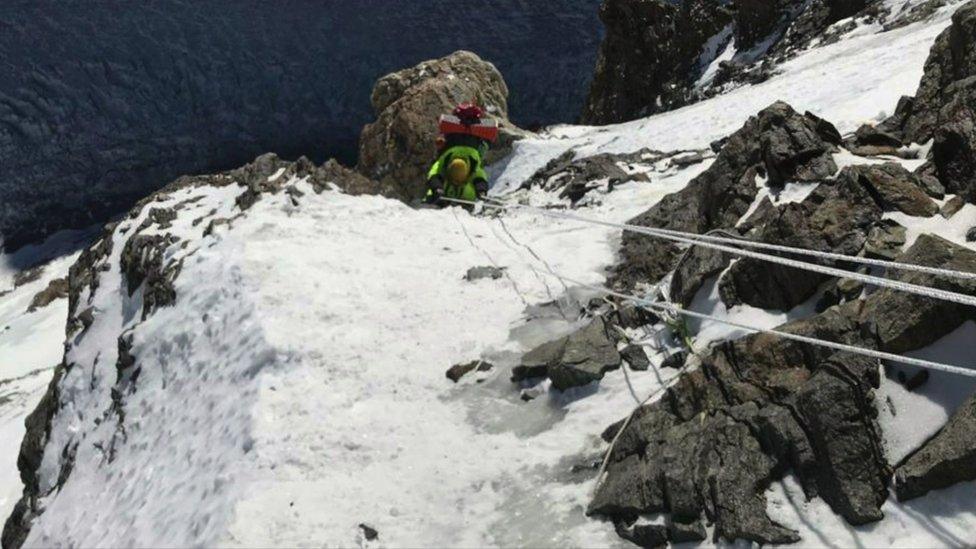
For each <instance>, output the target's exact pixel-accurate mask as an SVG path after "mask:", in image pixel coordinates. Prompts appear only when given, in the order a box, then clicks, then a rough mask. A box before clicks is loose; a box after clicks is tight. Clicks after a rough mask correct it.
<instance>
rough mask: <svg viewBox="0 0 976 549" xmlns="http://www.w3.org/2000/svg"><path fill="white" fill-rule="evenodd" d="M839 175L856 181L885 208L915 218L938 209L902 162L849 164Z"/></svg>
mask: <svg viewBox="0 0 976 549" xmlns="http://www.w3.org/2000/svg"><path fill="white" fill-rule="evenodd" d="M841 176H842V177H848V178H851V179H856V180H858V181H859V182H860V183H861V184H862V185H864V187H865V188H866V189H867V190H868V192H870V193H871V195H872V196H873V197H874V199H875V200H876V201H877V202H878V205H879V206H881V208H883V209H884V210H885V211H893V210H898V211H900V212H902V213H905V214H908V215H911V216H915V217H931V216H933V215H935V214H936V213H938V212H939V205H938V204H936V203H935V202H934V201H933V200H932V199H931V198H929V196H928V194H926V192H925V186H924V185H923V183H922V181H921V179H920V178H919V177H918V176H917V175H915V174H914V173H912V172H910V171H908V170H906V169H905V168H904V167H903V166H902V165H901V164H897V163H895V162H888V163H885V164H874V165H862V166H852V167H850V168H846V169H845V171H844V173H842V174H841Z"/></svg>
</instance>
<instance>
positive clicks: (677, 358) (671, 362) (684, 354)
mask: <svg viewBox="0 0 976 549" xmlns="http://www.w3.org/2000/svg"><path fill="white" fill-rule="evenodd" d="M687 360H688V351H686V350H683V349H682V350H680V351H677V352H675V353H672V354H670V355H668V356H667V358H665V359H664V362H662V363H661V367H662V368H673V369H675V370H677V369H679V368H681V367H682V366H684V365H685V361H687Z"/></svg>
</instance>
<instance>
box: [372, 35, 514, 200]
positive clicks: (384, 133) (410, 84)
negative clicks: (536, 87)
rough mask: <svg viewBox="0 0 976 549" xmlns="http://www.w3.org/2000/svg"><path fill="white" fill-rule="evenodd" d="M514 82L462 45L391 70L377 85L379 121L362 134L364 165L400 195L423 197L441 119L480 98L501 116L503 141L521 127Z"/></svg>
mask: <svg viewBox="0 0 976 549" xmlns="http://www.w3.org/2000/svg"><path fill="white" fill-rule="evenodd" d="M507 100H508V87H507V86H506V85H505V80H504V79H503V78H502V75H501V73H500V72H498V69H496V68H495V66H494V65H492V64H491V63H488V62H487V61H484V60H482V59H481V58H480V57H478V56H477V55H475V54H474V53H471V52H469V51H457V52H454V53H452V54H451V55H448V56H447V57H442V58H440V59H435V60H432V61H424V62H423V63H420V64H418V65H416V66H414V67H411V68H408V69H404V70H401V71H397V72H394V73H392V74H388V75H386V76H384V77H382V78H380V79H379V80H378V81H377V82H376V85H375V86H374V87H373V93H372V96H371V97H370V101H371V102H372V105H373V110H374V111H375V112H376V121H375V122H373V123H371V124H367V125H366V127H364V128H363V131H362V134H361V135H360V138H359V165H358V169H359V171H360V172H361V173H363V174H364V175H366V176H367V177H369V178H371V179H374V180H377V181H380V182H381V183H384V184H387V185H389V186H391V187H393V188H395V189H396V192H397V194H398V195H399V197H400V198H404V199H408V200H409V199H411V198H417V197H420V196H421V195H422V193H423V190H424V188H425V183H426V179H427V178H426V175H427V170H428V169H429V168H430V165H431V163H432V162H433V160H434V158H435V157H436V155H437V151H436V149H435V146H434V141H435V139H436V137H437V133H438V131H437V122H438V119H439V118H440V116H441V115H442V114H446V113H450V112H451V111H452V110H453V109H454V107H455V106H456V105H457V104H458V103H462V102H466V101H474V102H476V103H477V104H478V105H480V106H481V107H482V108H484V109H485V110H486V111H487V112H488V113H489V114H490V115H492V116H493V117H494V118H495V119H497V120H498V122H499V124H500V125H501V127H502V129H503V137H502V139H501V140H502V141H503V143H509V144H510V143H511V141H512V140H513V139H514V137H515V136H516V135H517V134H518V132H519V130H517V129H515V128H514V127H513V126H512V125H511V123H510V122H508V103H507Z"/></svg>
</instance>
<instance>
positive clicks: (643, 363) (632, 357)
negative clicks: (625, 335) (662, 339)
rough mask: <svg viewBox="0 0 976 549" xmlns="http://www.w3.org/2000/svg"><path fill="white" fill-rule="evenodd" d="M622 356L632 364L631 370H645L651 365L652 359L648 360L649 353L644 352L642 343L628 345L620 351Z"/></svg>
mask: <svg viewBox="0 0 976 549" xmlns="http://www.w3.org/2000/svg"><path fill="white" fill-rule="evenodd" d="M620 356H621V357H622V358H623V360H624V362H626V363H627V364H628V365H629V366H630V369H631V370H635V371H638V372H643V371H645V370H647V369H648V368H649V367H650V366H651V361H650V360H648V358H647V353H646V352H644V348H643V347H641V346H640V345H628V346H627V347H625V348H624V349H623V350H622V351H620Z"/></svg>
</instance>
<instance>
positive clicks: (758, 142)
mask: <svg viewBox="0 0 976 549" xmlns="http://www.w3.org/2000/svg"><path fill="white" fill-rule="evenodd" d="M839 143H840V135H839V134H838V133H837V131H836V129H834V127H833V126H832V125H830V124H829V123H828V122H826V121H824V120H821V119H819V118H817V117H815V116H813V115H809V114H807V115H801V114H799V113H797V112H796V111H794V110H793V109H792V108H791V107H790V106H789V105H787V104H786V103H783V102H777V103H774V104H773V105H771V106H769V107H767V108H766V109H764V110H762V111H761V112H760V113H759V114H758V115H756V116H753V117H752V118H750V119H749V120H748V121H746V123H745V125H744V126H743V127H742V128H741V129H740V130H739V131H737V132H736V133H734V134H732V136H730V137H729V138H728V140H727V141H726V142H725V144H724V146H723V147H722V150H721V151H720V152H719V154H718V157H717V158H716V159H715V162H714V163H712V165H711V166H709V168H708V169H707V170H705V171H704V172H703V173H702V174H701V175H699V176H698V177H696V178H695V179H694V180H692V181H691V183H689V184H688V186H687V187H685V188H684V189H682V190H681V191H678V192H676V193H673V194H670V195H668V196H666V197H664V199H662V200H661V201H660V202H658V203H657V204H656V205H655V206H654V207H652V208H651V209H649V210H648V211H646V212H644V213H642V214H641V215H639V216H637V217H636V218H634V219H632V220H631V221H630V223H631V224H635V225H640V226H644V227H656V228H664V229H672V230H679V231H687V232H694V233H705V232H708V231H711V230H714V229H720V228H722V229H732V228H734V227H735V225H736V223H737V222H738V221H739V219H740V218H741V217H742V216H743V215H744V214H745V213H746V212H748V211H749V207H750V205H752V203H753V202H754V200H755V197H756V193H757V192H758V187H757V181H758V180H759V178H760V177H761V175H762V174H765V175H766V176H767V184H769V185H776V186H778V185H783V184H784V183H786V182H787V181H817V180H820V179H824V178H827V177H830V176H832V175H833V174H834V172H836V171H837V166H836V164H835V163H834V161H833V157H832V153H833V152H834V151H835V150H836V145H837V144H839ZM621 254H622V256H623V261H622V262H621V263H620V264H618V266H617V267H616V271H615V273H614V277H613V283H614V285H616V286H619V287H624V288H633V287H635V286H636V285H638V284H640V283H654V282H657V281H658V280H659V279H660V278H661V277H662V276H664V275H665V274H667V273H668V272H669V271H671V270H672V269H673V268H674V267H675V264H676V263H677V261H678V258H679V255H680V248H679V247H678V246H676V245H674V244H673V243H671V242H668V241H663V240H660V239H657V238H651V237H649V236H646V235H642V234H635V233H632V232H625V233H624V235H623V247H622V250H621ZM689 291H690V290H689Z"/></svg>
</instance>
